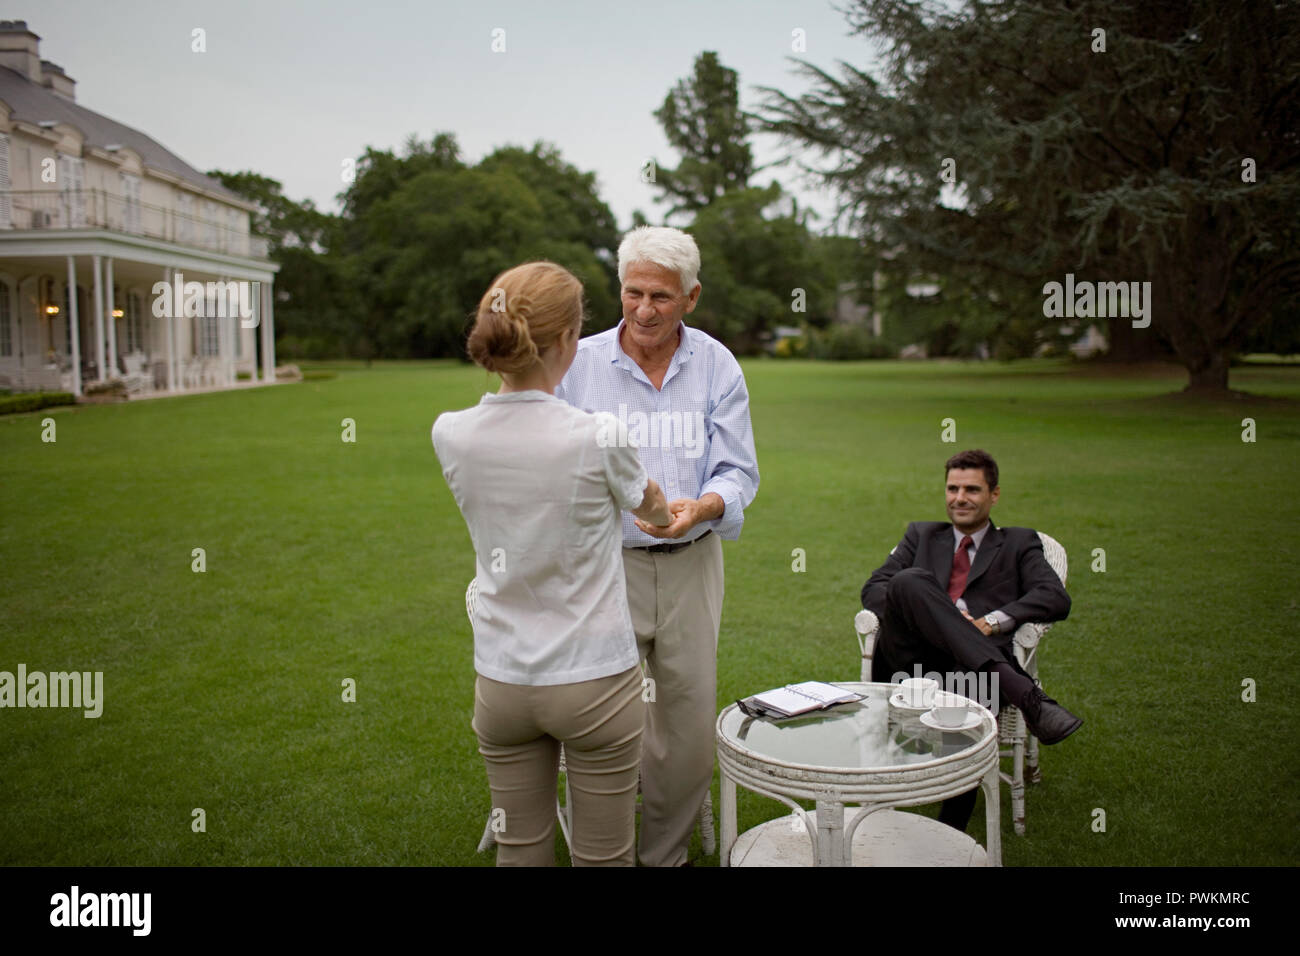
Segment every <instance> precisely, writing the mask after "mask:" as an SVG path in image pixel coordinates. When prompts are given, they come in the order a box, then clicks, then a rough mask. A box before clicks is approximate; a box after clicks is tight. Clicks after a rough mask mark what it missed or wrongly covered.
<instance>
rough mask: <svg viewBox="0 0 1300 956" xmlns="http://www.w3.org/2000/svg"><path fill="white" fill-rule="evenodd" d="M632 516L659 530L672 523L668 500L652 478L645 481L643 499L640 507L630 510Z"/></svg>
mask: <svg viewBox="0 0 1300 956" xmlns="http://www.w3.org/2000/svg"><path fill="white" fill-rule="evenodd" d="M632 514H634V515H636V516H637V517H638V518H640V519H641V520H642V521H646V522H649V523H650V524H652V525H657V526H658V527H660V528H662V527H665V526H666V525H670V524H672V523H673V516H672V514H670V513H669V511H668V500H667V499H666V498H664V493H663V489H661V488H660V487H659V485H658V483H657V482H656V481H655V480H654V479H653V478H650V479H647V481H646V486H645V497H644V498H642V499H641V504H640V505H638V506H637V507H635V508H633V509H632Z"/></svg>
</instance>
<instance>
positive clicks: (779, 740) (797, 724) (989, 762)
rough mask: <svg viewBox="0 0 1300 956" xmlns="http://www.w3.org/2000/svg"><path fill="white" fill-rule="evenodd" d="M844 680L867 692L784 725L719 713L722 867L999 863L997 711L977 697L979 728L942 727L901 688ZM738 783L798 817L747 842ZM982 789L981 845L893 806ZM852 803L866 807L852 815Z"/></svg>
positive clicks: (732, 711) (734, 710)
mask: <svg viewBox="0 0 1300 956" xmlns="http://www.w3.org/2000/svg"><path fill="white" fill-rule="evenodd" d="M836 686H838V687H843V688H845V689H847V690H853V691H857V692H858V693H860V694H865V695H866V699H865V700H863V701H860V702H858V703H853V704H839V705H837V706H835V707H832V708H830V709H829V710H824V711H818V712H815V713H814V714H809V715H806V716H803V717H795V718H790V719H788V720H783V721H768V720H763V719H758V718H752V717H749V716H747V715H746V714H745V713H743V712H742V711H741V710H740V708H739V707H737V706H736V705H735V704H731V705H730V706H728V707H726V708H725V709H724V710H723V711H722V713H721V714H719V715H718V722H717V742H718V765H719V767H720V768H721V771H722V847H721V863H722V865H723V866H732V865H799V864H800V863H802V864H803V865H807V864H808V863H812V865H814V866H851V865H853V864H854V863H855V856H856V862H857V863H858V865H872V864H876V865H967V866H969V865H988V866H1001V865H1002V836H1001V809H1000V805H999V799H998V798H999V791H998V728H997V720H996V719H995V717H994V716H993V714H992V713H990V712H989V711H988V709H986V708H984V707H981V706H980V705H979V704H978V703H975V702H974V701H972V702H971V706H972V709H973V710H974V711H975V712H976V713H977V714H978V715H979V720H978V722H977V723H976V724H975V726H973V727H972V728H971V729H969V730H962V731H950V730H943V731H940V730H934V729H931V728H930V727H927V726H925V725H924V724H923V723H922V722H921V720H920V715H919V714H917V713H915V712H911V711H906V710H900V709H898V708H895V707H894V706H893V705H891V704H890V703H889V696H890V695H891V694H893V693H896V692H897V691H898V685H896V684H866V683H842V682H836ZM737 786H742V787H744V788H745V789H746V790H750V791H753V792H754V793H759V794H762V795H764V796H767V797H771V798H772V799H774V800H778V801H780V802H781V803H784V804H785V805H786V806H788V807H790V808H791V811H792V814H793V815H792V816H787V817H783V818H781V819H779V820H776V821H772V822H770V823H766V824H764V825H763V826H761V827H756V828H755V829H754V830H751V831H749V832H747V833H746V834H744V835H742V836H740V837H739V838H738V836H737V833H736V787H737ZM976 786H978V787H980V788H981V789H982V790H983V791H984V805H985V810H986V819H987V838H986V843H987V846H986V847H985V848H984V850H983V851H980V849H979V847H978V845H977V844H975V842H974V841H973V840H972V839H971V838H970V837H969V836H967V835H966V834H964V833H961V832H959V831H957V830H955V829H953V828H952V827H949V826H947V825H945V824H942V823H939V822H938V821H935V820H931V819H929V818H927V817H922V816H920V815H917V814H903V813H894V812H892V811H893V808H895V807H906V806H919V805H922V804H928V803H937V802H938V801H940V800H944V799H947V798H948V797H955V796H957V795H958V794H960V793H964V792H966V791H967V790H970V789H972V788H974V787H976ZM796 800H814V801H816V804H817V809H816V811H815V812H811V811H805V810H804V809H803V808H802V807H800V806H799V804H797V803H796V802H795V801H796ZM850 804H856V805H858V807H859V808H860V809H856V810H850V811H848V813H847V814H846V812H845V807H846V806H847V805H850ZM800 821H802V823H803V826H800V825H799V822H800ZM805 848H806V849H805ZM855 849H856V851H857V853H856V854H855ZM809 851H811V855H809ZM733 853H734V854H735V856H734V858H733Z"/></svg>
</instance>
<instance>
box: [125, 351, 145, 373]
mask: <svg viewBox="0 0 1300 956" xmlns="http://www.w3.org/2000/svg"><path fill="white" fill-rule="evenodd" d="M144 363H145V355H144V353H143V352H128V353H127V354H126V355H123V356H122V364H123V365H124V366H125V367H126V374H128V375H139V374H140V373H141V372H143V371H144Z"/></svg>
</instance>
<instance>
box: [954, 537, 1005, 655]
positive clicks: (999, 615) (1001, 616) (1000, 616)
mask: <svg viewBox="0 0 1300 956" xmlns="http://www.w3.org/2000/svg"><path fill="white" fill-rule="evenodd" d="M991 527H993V525H992V524H990V523H989V522H987V521H986V522H985V523H984V527H982V528H980V529H979V530H978V531H976V532H975V533H974V534H973V535H971V536H970V539H971V544H970V546H969V547H967V548H966V556H967V557H969V558H970V566H971V567H972V568H974V567H975V555H976V554H977V553H978V552H979V549H980V545H981V544H983V543H984V536H985V535H986V534H988V533H989V528H991ZM952 535H953V542H952V553H953V556H954V557H955V556H956V554H957V549H958V548H960V547H961V539H962V538H964V537H966V532H964V531H958V530H957V529H956V528H955V527H954V528H953V529H952ZM955 603H956V605H957V609H958V610H961V611H966V612H967V613H970V612H969V610H968V609H967V607H966V601H965V600H964V599H962V598H958V599H957V600H956V602H955ZM989 613H990V614H992V615H993V619H994V620H995V621H997V622H998V633H999V634H1010V633H1011V632H1012V631H1014V630H1015V629H1016V622H1015V621H1014V620H1013V619H1012V618H1011V616H1010V615H1009V614H1007V613H1005V612H1003V611H990V612H989Z"/></svg>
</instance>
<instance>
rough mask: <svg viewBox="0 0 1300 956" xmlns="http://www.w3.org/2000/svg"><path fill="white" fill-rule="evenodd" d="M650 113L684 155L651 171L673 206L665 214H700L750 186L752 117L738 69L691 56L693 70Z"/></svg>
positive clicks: (711, 57)
mask: <svg viewBox="0 0 1300 956" xmlns="http://www.w3.org/2000/svg"><path fill="white" fill-rule="evenodd" d="M654 116H655V119H657V120H658V121H659V124H660V125H661V126H662V127H663V128H664V135H666V136H667V137H668V142H669V144H670V145H671V146H672V147H673V149H675V150H677V152H678V153H680V154H681V157H682V159H681V162H680V163H679V164H678V165H677V168H676V169H669V168H667V167H664V166H657V168H656V169H655V180H654V182H655V185H656V186H657V187H658V188H659V189H660V190H661V191H662V192H663V193H664V198H665V199H666V200H667V201H668V202H670V203H671V204H672V205H671V208H670V209H669V210H668V216H670V217H671V216H673V215H675V214H677V213H679V212H691V213H694V212H698V211H699V210H700V209H703V208H704V207H705V206H707V205H708V204H709V203H711V202H713V201H714V200H715V199H719V198H721V197H722V196H723V195H724V194H725V193H727V192H729V191H732V190H739V189H744V188H745V187H746V186H748V185H749V179H750V177H751V176H752V175H753V174H754V156H753V153H752V152H751V151H750V148H749V133H750V120H749V118H748V117H747V116H746V115H745V113H744V112H743V111H742V110H741V108H740V87H739V78H738V76H737V74H736V71H735V70H732V69H730V68H728V67H725V66H723V65H722V64H721V63H719V62H718V55H717V54H716V53H713V52H711V51H706V52H704V53H701V54H700V55H699V56H698V57H696V58H695V70H694V73H693V74H692V75H691V76H690V77H689V78H688V79H684V80H679V81H678V82H677V85H676V86H674V87H673V89H672V90H670V91H669V93H668V95H667V96H665V97H664V102H663V105H662V106H660V107H659V109H657V110H655V113H654Z"/></svg>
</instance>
